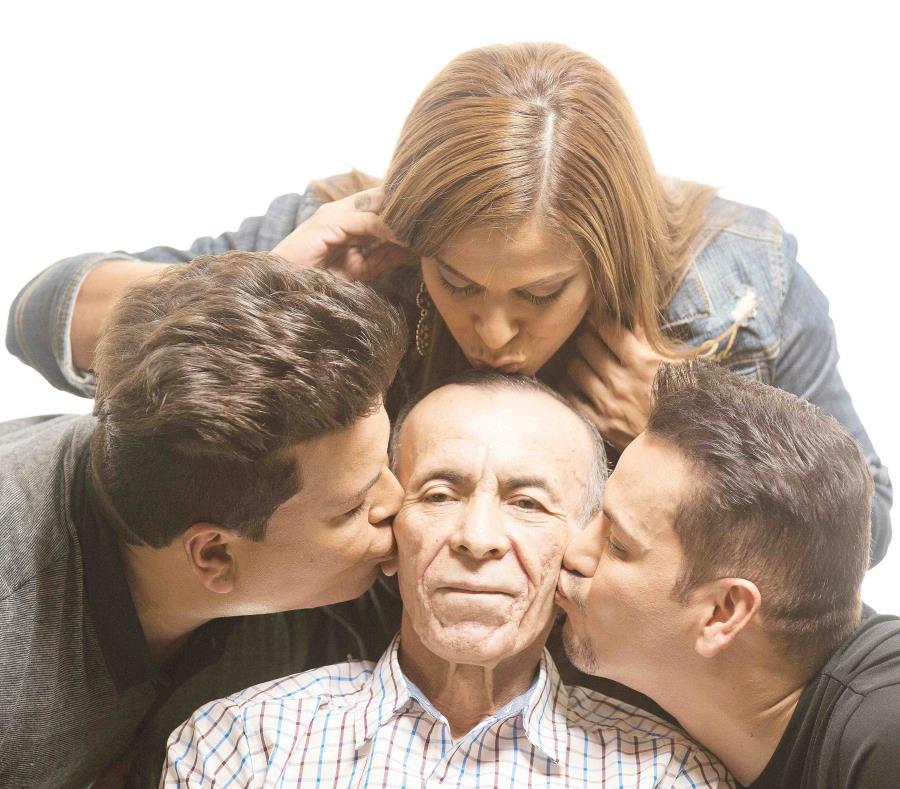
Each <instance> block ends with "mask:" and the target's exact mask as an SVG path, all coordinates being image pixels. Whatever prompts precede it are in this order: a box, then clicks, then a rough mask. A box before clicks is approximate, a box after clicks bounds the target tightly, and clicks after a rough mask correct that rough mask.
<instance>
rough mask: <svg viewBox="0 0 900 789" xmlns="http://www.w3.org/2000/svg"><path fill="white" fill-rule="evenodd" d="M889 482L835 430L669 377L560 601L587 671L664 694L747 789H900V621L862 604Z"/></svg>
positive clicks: (820, 420) (780, 405)
mask: <svg viewBox="0 0 900 789" xmlns="http://www.w3.org/2000/svg"><path fill="white" fill-rule="evenodd" d="M871 496H872V480H871V478H870V475H869V473H868V470H867V468H866V462H865V459H864V458H863V455H862V452H861V450H860V448H859V446H858V445H857V444H856V442H855V441H854V440H853V439H852V438H851V437H850V436H849V435H848V434H847V432H846V431H845V430H844V428H842V427H841V426H840V425H839V424H838V423H837V422H836V421H835V420H834V419H832V418H830V417H827V416H825V415H823V414H822V413H821V412H820V411H818V410H817V409H816V408H814V407H813V406H811V405H810V404H808V403H806V402H803V401H801V400H799V399H798V398H795V397H793V396H792V395H789V394H787V393H785V392H783V391H780V390H777V389H774V388H771V387H768V386H765V385H763V384H760V383H755V382H751V381H748V380H745V379H743V378H740V377H738V376H736V375H734V374H731V373H728V372H726V371H725V370H722V369H721V368H719V367H716V366H713V365H706V364H698V363H693V364H684V365H678V366H664V367H662V368H661V369H660V372H659V373H658V375H657V378H656V382H655V386H654V404H653V408H652V410H651V415H650V420H649V423H648V425H647V429H646V430H645V431H644V433H642V434H641V435H640V436H639V437H638V438H637V439H636V440H635V441H634V442H633V443H632V444H631V445H629V447H628V448H627V449H626V450H625V452H624V453H623V455H622V457H621V459H620V461H619V463H618V465H617V466H616V470H615V472H614V473H613V474H612V476H611V478H610V480H609V482H608V485H607V488H606V493H605V497H604V503H603V515H602V518H601V519H600V520H599V521H598V523H597V526H596V528H595V529H593V530H592V531H591V532H590V533H583V534H579V535H577V536H576V538H575V540H573V542H572V543H571V544H570V545H569V548H568V549H567V552H566V556H565V559H564V561H563V570H562V572H561V576H560V582H559V590H558V591H559V594H558V597H557V600H558V602H559V603H560V605H562V607H563V608H564V610H565V612H566V614H567V616H568V618H567V622H566V624H565V627H564V630H563V633H564V638H565V640H566V648H567V651H568V652H569V655H570V657H571V658H572V660H573V663H575V665H577V666H578V667H579V668H581V669H582V670H584V671H587V672H589V673H592V674H597V675H602V676H604V677H610V678H612V679H615V680H618V681H620V682H623V683H626V684H628V685H630V686H632V687H634V688H636V689H637V690H639V691H641V692H643V693H646V694H647V695H649V696H651V697H652V698H653V699H654V700H656V701H657V702H658V703H659V704H661V705H662V706H663V707H664V708H665V709H666V710H668V711H669V712H670V713H671V714H673V715H674V716H675V717H676V718H677V719H678V721H679V722H680V723H681V725H682V726H683V727H684V728H685V730H686V731H687V732H688V734H690V735H691V736H692V737H693V738H694V739H696V740H697V741H698V742H700V743H701V744H702V745H704V746H705V747H707V748H708V749H709V750H710V751H712V752H713V753H715V754H716V755H717V756H718V757H719V758H720V759H721V760H722V761H723V762H724V764H725V765H726V767H728V768H729V770H731V772H732V773H733V774H734V775H735V777H737V778H738V780H739V781H741V783H742V784H744V785H747V786H752V787H754V788H756V787H783V788H784V789H824V787H865V788H866V789H870V788H873V787H888V786H900V619H898V618H896V617H890V616H877V615H875V614H874V612H872V611H871V610H869V609H865V608H864V607H863V605H862V603H861V601H860V586H861V584H862V579H863V575H864V574H865V571H866V567H867V564H868V558H869V536H870V535H869V532H870V526H869V519H870V506H869V502H870V501H871Z"/></svg>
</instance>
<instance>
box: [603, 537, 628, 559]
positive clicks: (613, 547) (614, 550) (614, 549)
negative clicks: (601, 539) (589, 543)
mask: <svg viewBox="0 0 900 789" xmlns="http://www.w3.org/2000/svg"><path fill="white" fill-rule="evenodd" d="M606 544H607V545H608V546H609V552H610V553H611V554H612V555H613V556H616V557H618V558H622V557H623V556H625V555H626V554H627V553H628V551H626V550H625V549H624V548H623V547H622V546H621V545H619V543H617V542H616V541H615V540H614V539H613V538H612V537H608V538H607V540H606Z"/></svg>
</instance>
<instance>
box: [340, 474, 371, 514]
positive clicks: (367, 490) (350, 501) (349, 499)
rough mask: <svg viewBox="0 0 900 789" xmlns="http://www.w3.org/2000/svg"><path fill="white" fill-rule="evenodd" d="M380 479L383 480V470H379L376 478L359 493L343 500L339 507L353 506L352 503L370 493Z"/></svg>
mask: <svg viewBox="0 0 900 789" xmlns="http://www.w3.org/2000/svg"><path fill="white" fill-rule="evenodd" d="M379 479H381V469H378V473H377V474H376V475H375V476H374V477H372V479H370V480H369V481H368V482H367V483H366V484H365V485H363V486H362V487H361V488H360V489H359V490H358V491H356V493H354V494H352V495H351V496H347V498H345V499H341V501H340V502H338V506H339V507H340V506H343V505H345V504H351V503H352V502H354V501H356V500H357V499H361V498H362V497H363V496H365V495H366V494H367V493H368V492H369V489H370V488H371V487H372V486H373V485H374V484H375V483H376V482H378V480H379Z"/></svg>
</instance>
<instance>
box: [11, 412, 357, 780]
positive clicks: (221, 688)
mask: <svg viewBox="0 0 900 789" xmlns="http://www.w3.org/2000/svg"><path fill="white" fill-rule="evenodd" d="M93 427H94V420H93V418H92V417H89V416H81V417H78V416H55V417H35V418H30V419H20V420H17V421H14V422H8V423H5V424H0V786H2V787H37V786H46V787H83V786H87V785H88V784H89V783H90V782H91V781H92V780H93V779H94V778H95V777H96V776H97V775H98V774H99V773H100V772H101V771H103V770H104V769H105V768H106V767H107V766H108V765H109V764H110V763H112V762H114V761H116V760H117V759H118V758H120V757H121V756H122V755H127V756H128V757H129V758H130V757H136V758H134V761H133V767H132V768H131V770H130V784H131V785H145V786H155V785H156V783H157V782H158V780H159V770H160V768H161V766H162V760H163V754H164V745H165V739H166V737H167V736H168V734H169V733H170V732H171V731H172V730H173V729H174V728H175V727H176V726H177V725H178V724H179V723H181V722H182V721H183V720H184V719H186V718H187V717H188V716H189V715H190V714H191V712H192V711H193V710H194V709H195V708H197V707H198V706H200V705H201V704H203V703H205V702H207V701H210V700H212V699H215V698H218V697H220V696H224V695H227V694H229V693H233V692H235V691H238V690H240V689H241V688H244V687H247V686H249V685H252V684H254V683H258V682H261V681H263V680H267V679H273V678H275V677H279V676H282V675H285V674H289V673H293V672H296V671H301V670H303V669H305V668H307V667H308V665H309V662H308V661H309V660H314V662H315V663H316V664H319V663H321V662H327V661H329V660H334V659H337V657H338V655H334V654H319V655H315V656H314V655H312V654H311V650H310V648H309V645H310V641H311V639H317V640H321V638H325V637H326V636H327V633H323V631H322V627H323V626H326V630H327V625H328V624H329V623H330V622H332V621H333V620H332V619H330V618H329V617H326V616H325V615H323V614H322V613H320V612H313V611H295V612H289V613H283V614H271V615H266V616H254V617H240V618H232V619H221V620H214V621H212V622H209V623H207V624H206V625H204V626H203V627H202V628H200V629H198V630H197V631H195V632H194V634H193V635H192V637H191V639H190V641H189V642H188V644H187V645H186V646H185V648H184V649H183V650H182V651H181V652H180V653H179V654H178V655H176V656H175V658H173V660H172V661H170V662H169V663H167V664H166V665H165V666H162V667H157V666H154V664H153V663H152V662H151V661H150V657H149V653H148V650H147V645H146V642H145V640H144V636H143V631H142V630H141V628H140V623H139V620H138V619H137V615H136V612H135V610H134V606H133V604H132V601H131V596H130V593H129V590H128V585H127V583H126V580H125V575H124V571H123V568H122V565H121V563H120V558H119V553H118V548H117V544H116V542H115V538H114V537H113V535H112V532H111V531H110V530H109V529H107V528H105V527H104V525H103V522H102V520H101V519H100V518H99V517H98V515H97V512H96V510H95V508H94V507H93V504H92V498H91V495H90V490H89V486H88V485H86V483H85V478H86V476H87V475H85V474H84V468H85V466H86V462H87V458H88V454H89V442H88V439H89V437H90V435H91V431H92V430H93ZM320 636H321V638H320ZM354 651H355V650H354ZM339 656H340V657H341V658H343V657H346V652H343V653H342V654H340V655H339Z"/></svg>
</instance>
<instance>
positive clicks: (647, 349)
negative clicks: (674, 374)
mask: <svg viewBox="0 0 900 789" xmlns="http://www.w3.org/2000/svg"><path fill="white" fill-rule="evenodd" d="M576 346H577V348H578V356H577V357H576V358H574V359H573V360H572V361H571V362H570V363H569V367H568V370H567V378H566V382H565V384H564V386H563V393H564V394H565V395H566V397H567V398H568V399H569V401H570V402H571V403H572V405H573V406H574V407H575V408H577V409H578V410H579V411H581V412H582V413H583V414H585V415H586V416H587V417H588V418H589V419H590V420H591V421H592V422H593V423H594V424H595V425H597V428H598V429H599V430H600V433H601V434H602V435H603V437H604V438H605V439H606V440H607V441H608V442H609V443H610V444H612V445H613V446H615V447H617V448H618V449H624V448H625V447H626V446H628V444H630V443H631V441H632V440H633V439H634V438H635V437H636V436H637V435H638V433H640V432H641V431H643V430H644V428H645V427H646V426H647V418H648V417H649V415H650V387H651V385H652V383H653V377H654V376H655V375H656V371H657V369H658V368H659V365H660V364H661V363H662V362H669V361H674V360H673V359H669V358H666V357H665V356H660V355H659V354H658V353H657V352H656V351H654V350H653V348H652V347H651V346H650V343H648V342H647V337H646V335H645V334H644V330H643V329H642V328H641V327H640V326H638V327H636V328H635V330H634V331H629V330H628V329H626V328H624V327H622V326H620V325H618V324H605V325H598V327H597V328H596V329H595V328H594V327H593V326H592V325H591V324H590V323H588V322H587V321H586V322H585V323H584V325H583V328H582V329H581V330H580V331H579V334H578V337H577V338H576Z"/></svg>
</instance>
